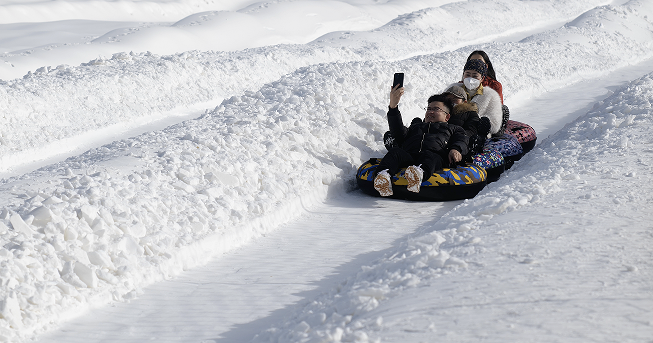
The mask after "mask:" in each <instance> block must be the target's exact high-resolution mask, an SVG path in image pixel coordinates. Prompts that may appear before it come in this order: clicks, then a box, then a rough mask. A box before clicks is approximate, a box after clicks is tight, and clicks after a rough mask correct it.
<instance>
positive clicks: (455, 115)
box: [449, 102, 479, 137]
mask: <svg viewBox="0 0 653 343" xmlns="http://www.w3.org/2000/svg"><path fill="white" fill-rule="evenodd" d="M478 123H479V117H478V106H477V105H476V104H475V103H473V102H464V103H462V104H459V105H456V106H454V107H453V111H451V117H450V118H449V124H453V125H458V126H460V127H462V128H463V129H464V130H465V134H467V137H472V136H474V135H476V134H477V133H478Z"/></svg>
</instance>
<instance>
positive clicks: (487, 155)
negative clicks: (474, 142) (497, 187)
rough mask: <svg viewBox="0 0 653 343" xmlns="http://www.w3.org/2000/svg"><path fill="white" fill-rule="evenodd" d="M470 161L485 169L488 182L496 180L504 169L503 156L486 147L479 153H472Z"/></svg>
mask: <svg viewBox="0 0 653 343" xmlns="http://www.w3.org/2000/svg"><path fill="white" fill-rule="evenodd" d="M472 163H473V164H475V165H477V166H479V167H481V168H483V169H485V171H486V172H487V182H488V183H490V182H494V181H496V180H498V179H499V177H500V176H501V174H502V173H503V172H504V171H505V170H506V162H505V160H504V159H503V156H502V155H501V153H500V152H499V151H498V150H495V149H487V150H485V151H483V152H482V153H480V154H475V155H472Z"/></svg>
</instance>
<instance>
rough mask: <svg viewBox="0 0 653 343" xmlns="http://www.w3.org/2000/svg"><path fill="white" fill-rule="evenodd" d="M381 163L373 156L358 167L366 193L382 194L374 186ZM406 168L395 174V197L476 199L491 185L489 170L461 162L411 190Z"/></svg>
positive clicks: (361, 185)
mask: <svg viewBox="0 0 653 343" xmlns="http://www.w3.org/2000/svg"><path fill="white" fill-rule="evenodd" d="M380 162H381V159H380V158H371V159H370V160H369V161H367V162H365V163H363V165H361V166H360V168H358V172H357V173H356V182H357V183H358V186H359V187H360V188H361V190H362V191H363V192H365V193H366V194H369V195H372V196H380V195H379V192H378V191H377V190H376V189H374V171H375V170H376V166H377V165H378V164H379V163H380ZM405 171H406V168H402V169H401V170H400V171H399V172H398V173H397V174H395V175H392V177H391V178H392V191H393V193H394V194H393V195H392V196H391V197H392V198H396V199H407V200H420V201H448V200H461V199H469V198H473V197H475V196H476V194H478V192H480V191H481V190H482V189H483V187H485V185H486V184H487V172H486V171H485V169H483V168H482V167H479V166H477V165H474V164H465V165H460V166H457V167H455V168H444V169H441V170H438V171H436V172H435V173H433V175H432V176H431V177H430V178H429V179H428V180H424V181H423V182H422V186H421V188H420V192H419V193H413V192H409V191H408V189H407V188H406V187H407V185H408V182H407V181H406V179H405V178H404V172H405Z"/></svg>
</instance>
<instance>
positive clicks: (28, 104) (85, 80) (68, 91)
mask: <svg viewBox="0 0 653 343" xmlns="http://www.w3.org/2000/svg"><path fill="white" fill-rule="evenodd" d="M568 2H569V3H568V4H567V6H558V5H555V6H554V4H551V3H548V2H535V3H532V2H529V3H527V4H526V5H524V2H519V1H518V2H515V1H514V0H492V1H491V2H490V4H488V5H486V6H490V5H495V6H499V5H502V8H503V7H507V8H506V9H505V12H500V13H501V14H504V15H506V16H508V17H509V18H512V20H498V19H497V20H495V21H493V22H495V23H496V24H495V25H494V26H493V27H492V29H485V30H480V29H474V30H472V31H470V32H467V31H466V32H457V33H456V34H443V32H448V27H447V26H446V25H445V26H443V25H441V24H440V23H439V22H438V21H437V20H435V19H436V18H438V17H439V16H443V15H445V14H446V16H447V18H450V19H449V21H447V23H454V22H457V21H461V20H462V19H461V18H463V17H465V16H470V15H473V16H474V18H478V20H481V18H485V17H486V16H487V13H486V11H483V9H484V8H487V7H485V6H484V7H482V8H480V9H479V8H477V7H479V6H477V5H476V4H468V3H462V4H455V6H454V5H446V6H443V7H442V8H432V9H425V10H423V11H420V12H417V13H414V14H412V15H409V16H405V17H400V18H398V19H396V20H394V21H393V22H392V23H391V24H389V25H387V26H386V27H383V28H380V29H378V30H375V31H372V32H367V33H362V34H360V33H354V34H351V33H348V32H344V33H340V34H336V35H338V37H333V36H329V37H324V38H322V39H320V40H318V41H317V42H315V43H313V44H310V45H305V46H301V45H279V46H273V47H266V48H257V49H252V50H245V51H241V52H233V53H227V52H198V51H190V52H184V53H179V54H176V55H170V56H158V55H156V54H152V53H149V52H148V53H133V52H132V53H115V54H113V56H112V57H111V58H97V59H94V60H92V61H90V62H88V63H84V64H83V65H82V66H79V67H71V66H67V65H59V66H57V67H55V68H52V67H42V68H39V69H38V70H37V71H36V72H35V73H32V72H29V73H28V74H27V75H25V76H24V78H23V79H16V80H10V81H4V82H0V112H2V113H3V116H2V118H0V124H2V126H1V129H0V162H1V163H0V166H1V167H0V168H1V170H0V171H9V170H10V169H11V168H12V166H16V165H20V164H24V163H29V162H33V161H35V160H39V159H44V158H47V157H50V156H53V155H57V154H61V153H64V152H66V150H64V149H61V148H58V144H57V143H58V142H60V141H61V140H62V139H66V138H69V137H74V136H78V135H80V134H82V133H87V132H90V131H93V130H101V129H103V128H107V127H110V126H112V125H115V124H116V122H121V123H125V125H124V126H126V127H130V126H133V125H138V123H140V122H142V120H141V119H143V118H152V119H153V120H154V119H157V118H164V117H167V116H171V112H174V110H175V109H179V108H183V107H185V106H192V105H195V104H198V103H204V102H206V101H209V100H211V99H215V98H225V97H229V96H233V95H238V94H242V93H243V92H245V91H254V90H257V89H259V88H260V87H261V86H262V85H264V84H266V83H268V82H272V81H274V80H277V79H278V78H279V77H281V76H282V75H284V74H287V73H291V72H293V71H294V70H297V69H298V68H301V67H303V66H307V65H312V64H317V63H328V62H336V61H356V60H376V59H394V58H397V57H399V56H403V55H406V54H408V51H430V52H438V51H443V50H446V49H447V47H451V46H454V45H461V44H464V42H466V41H469V40H470V39H473V40H479V39H482V37H484V36H487V35H496V34H498V33H500V32H503V31H505V30H509V29H515V28H516V27H519V26H520V25H521V26H523V27H532V26H533V25H534V24H533V23H537V22H538V20H535V19H534V18H531V17H528V16H525V15H523V13H529V14H533V15H538V16H539V13H540V12H541V11H545V10H546V11H548V12H550V13H551V16H550V17H549V18H551V17H555V15H557V16H558V17H562V18H564V17H568V16H569V15H571V14H575V13H578V12H577V11H581V10H584V9H585V7H587V6H588V5H589V4H592V3H596V2H599V1H594V2H591V1H568ZM527 6H532V7H533V8H531V9H530V10H527V9H528V8H529V7H527ZM560 8H562V10H561V9H560ZM630 17H632V18H633V20H635V22H638V21H641V19H637V18H638V17H637V16H636V15H635V14H631V15H630ZM469 35H473V38H470V37H467V38H465V37H466V36H469ZM388 37H389V38H388ZM624 42H625V41H624ZM626 44H629V45H628V46H629V47H632V48H633V55H632V60H630V61H628V63H636V61H637V60H639V59H642V58H645V57H646V56H648V51H646V46H648V45H646V44H645V45H635V44H632V43H626ZM486 46H487V48H488V49H491V45H486ZM388 47H393V48H388ZM615 48H616V49H618V50H617V51H624V50H623V47H621V46H618V45H617V46H615ZM497 50H500V49H497ZM642 50H644V53H643V54H642V53H641V51H642ZM508 53H509V52H507V51H503V52H501V55H500V56H498V57H497V60H498V61H502V60H503V59H505V60H506V62H507V63H509V64H505V65H515V66H519V65H520V64H522V62H521V61H518V60H515V59H518V58H519V56H515V55H514V54H513V57H510V56H506V54H508ZM534 58H536V56H534ZM448 72H449V71H447V73H448ZM506 74H508V73H507V72H506ZM457 77H458V76H454V78H457ZM508 77H509V76H508ZM507 80H508V81H510V82H508V83H507V84H509V85H512V84H513V80H512V79H507ZM564 82H568V81H564ZM517 84H519V82H517ZM508 90H509V91H506V92H504V93H505V94H506V95H507V96H506V97H507V98H509V97H510V94H511V93H512V92H511V91H512V89H508ZM515 92H516V90H515ZM89 113H93V118H92V120H86V119H87V118H88V116H89ZM64 147H65V146H64ZM68 147H69V149H68V150H70V149H73V148H74V147H73V146H69V145H68ZM35 151H38V152H39V154H35V153H34V152H35Z"/></svg>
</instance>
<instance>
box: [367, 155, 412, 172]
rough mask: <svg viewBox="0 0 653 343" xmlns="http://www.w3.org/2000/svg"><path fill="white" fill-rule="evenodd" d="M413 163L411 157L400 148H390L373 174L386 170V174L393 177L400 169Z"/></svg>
mask: <svg viewBox="0 0 653 343" xmlns="http://www.w3.org/2000/svg"><path fill="white" fill-rule="evenodd" d="M414 162H415V160H414V158H413V156H412V155H411V154H409V153H408V152H407V151H406V150H404V149H402V148H392V149H390V151H388V153H387V154H385V156H383V159H381V162H380V163H379V165H378V166H376V171H375V173H376V174H378V173H380V172H381V171H383V170H386V169H388V174H390V175H395V174H397V173H398V172H399V169H401V168H402V167H405V166H408V165H411V164H413V163H414Z"/></svg>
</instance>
